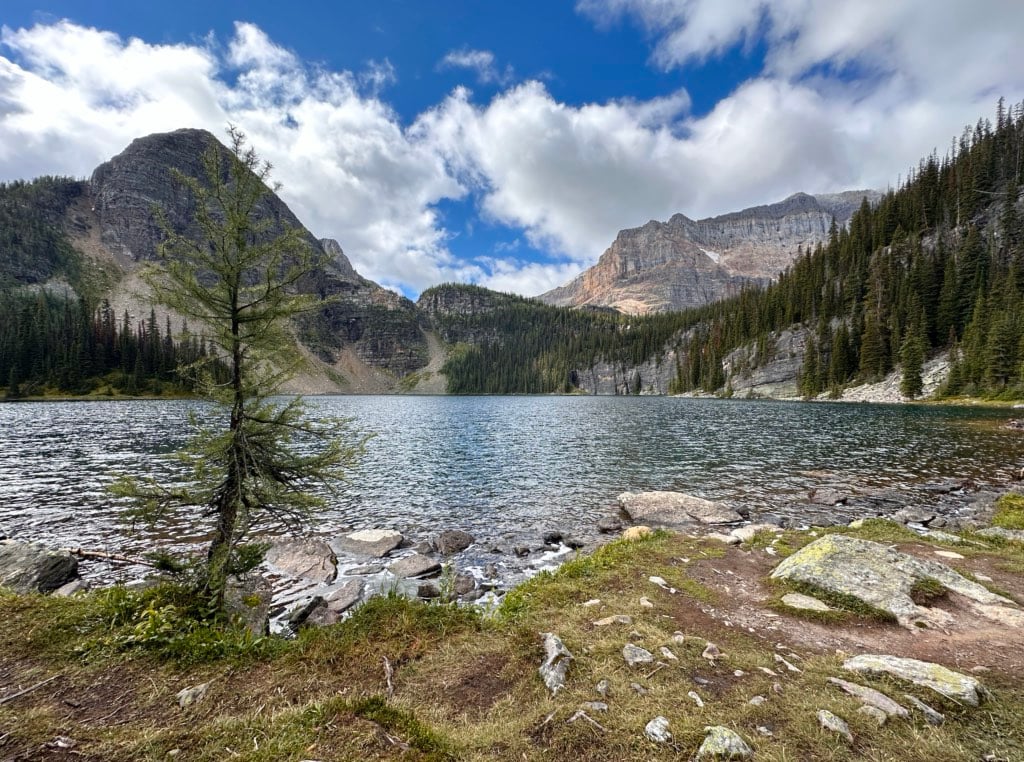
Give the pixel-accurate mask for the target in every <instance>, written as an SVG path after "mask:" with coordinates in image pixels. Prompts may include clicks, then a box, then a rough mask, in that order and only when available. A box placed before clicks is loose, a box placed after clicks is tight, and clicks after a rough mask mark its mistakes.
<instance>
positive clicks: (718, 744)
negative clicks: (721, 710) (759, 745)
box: [697, 725, 754, 760]
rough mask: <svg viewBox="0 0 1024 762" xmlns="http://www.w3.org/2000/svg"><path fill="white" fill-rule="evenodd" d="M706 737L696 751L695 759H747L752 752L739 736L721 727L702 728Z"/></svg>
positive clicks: (752, 754)
mask: <svg viewBox="0 0 1024 762" xmlns="http://www.w3.org/2000/svg"><path fill="white" fill-rule="evenodd" d="M704 732H705V733H707V736H706V737H705V738H704V743H702V744H701V745H700V748H699V749H698V750H697V759H698V760H700V759H749V758H750V757H752V756H754V750H753V749H751V748H750V747H749V746H747V742H746V741H744V740H743V739H742V738H740V736H739V734H737V733H736V732H735V731H733V730H730V729H729V728H726V727H722V726H721V725H710V726H708V727H706V728H704Z"/></svg>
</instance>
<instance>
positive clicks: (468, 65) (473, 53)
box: [437, 48, 515, 85]
mask: <svg viewBox="0 0 1024 762" xmlns="http://www.w3.org/2000/svg"><path fill="white" fill-rule="evenodd" d="M437 66H438V69H471V70H472V71H475V72H476V79H477V82H479V83H480V84H483V85H489V84H499V85H507V84H509V83H510V82H511V81H512V80H513V79H514V77H515V71H514V70H513V68H512V66H511V65H506V66H505V68H504V69H499V68H498V66H497V63H496V60H495V57H494V53H492V52H491V51H489V50H473V49H471V48H460V49H459V50H452V51H449V52H448V54H447V55H445V57H444V58H442V59H441V62H440V63H439V64H438V65H437Z"/></svg>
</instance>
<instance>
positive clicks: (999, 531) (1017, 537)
mask: <svg viewBox="0 0 1024 762" xmlns="http://www.w3.org/2000/svg"><path fill="white" fill-rule="evenodd" d="M978 534H980V535H981V536H982V537H999V538H1002V539H1004V540H1008V541H1010V542H1024V529H1004V528H1003V527H986V528H984V529H979V530H978Z"/></svg>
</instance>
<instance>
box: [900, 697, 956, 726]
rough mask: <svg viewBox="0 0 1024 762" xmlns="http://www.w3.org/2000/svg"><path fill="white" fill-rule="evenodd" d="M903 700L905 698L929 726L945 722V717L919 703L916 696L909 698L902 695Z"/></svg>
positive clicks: (919, 700)
mask: <svg viewBox="0 0 1024 762" xmlns="http://www.w3.org/2000/svg"><path fill="white" fill-rule="evenodd" d="M903 698H905V699H906V700H907V701H908V702H909V703H910V705H911V706H912V707H914V708H915V709H917V710H918V711H919V712H920V713H921V714H923V715H924V719H925V720H926V721H927V722H928V724H929V725H941V724H942V723H944V722H945V721H946V717H945V715H943V714H942V712H938V711H936V710H935V709H932V708H931V707H930V706H928V705H927V704H926V703H924V702H923V701H921V699H919V698H917V697H916V696H911V695H910V694H909V693H904V694H903Z"/></svg>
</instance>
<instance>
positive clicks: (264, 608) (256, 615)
mask: <svg viewBox="0 0 1024 762" xmlns="http://www.w3.org/2000/svg"><path fill="white" fill-rule="evenodd" d="M273 597H274V589H273V586H272V585H271V584H270V582H269V581H267V580H265V579H264V578H263V577H261V576H259V575H257V574H250V575H247V576H245V577H242V578H240V577H232V578H231V579H229V580H228V584H227V586H226V587H225V589H224V610H225V612H226V613H227V615H228V617H229V618H231V619H233V620H234V621H236V622H238V623H239V624H241V625H242V626H243V627H245V629H247V630H248V631H249V632H250V633H251V634H252V635H253V637H257V638H258V637H262V636H263V635H266V634H267V632H268V627H269V624H270V602H271V600H272V599H273Z"/></svg>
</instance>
